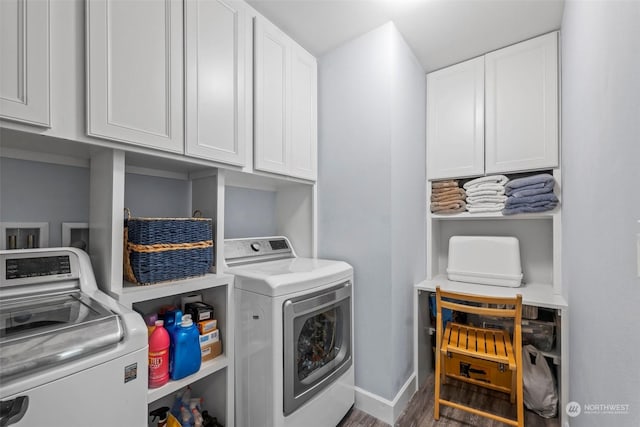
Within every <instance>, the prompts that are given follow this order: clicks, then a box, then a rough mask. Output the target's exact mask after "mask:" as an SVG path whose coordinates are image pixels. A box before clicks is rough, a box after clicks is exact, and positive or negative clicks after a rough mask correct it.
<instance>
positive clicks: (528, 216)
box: [430, 208, 558, 220]
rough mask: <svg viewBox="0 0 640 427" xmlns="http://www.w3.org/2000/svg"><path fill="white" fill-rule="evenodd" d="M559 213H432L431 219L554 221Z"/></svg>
mask: <svg viewBox="0 0 640 427" xmlns="http://www.w3.org/2000/svg"><path fill="white" fill-rule="evenodd" d="M557 211H558V208H555V209H553V210H550V211H546V212H537V213H522V214H515V215H503V214H502V212H483V213H471V212H460V213H457V214H448V215H442V214H434V213H431V214H430V216H431V219H437V220H476V219H552V218H553V216H554V214H555V213H556V212H557Z"/></svg>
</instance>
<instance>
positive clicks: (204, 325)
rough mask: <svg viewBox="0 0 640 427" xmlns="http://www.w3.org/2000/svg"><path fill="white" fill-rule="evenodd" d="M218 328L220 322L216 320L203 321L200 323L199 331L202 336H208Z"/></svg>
mask: <svg viewBox="0 0 640 427" xmlns="http://www.w3.org/2000/svg"><path fill="white" fill-rule="evenodd" d="M217 328H218V321H217V320H216V319H211V320H203V321H201V322H198V330H199V331H200V335H205V334H208V333H209V332H211V331H214V330H216V329H217Z"/></svg>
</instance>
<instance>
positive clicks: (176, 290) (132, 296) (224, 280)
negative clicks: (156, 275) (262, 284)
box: [118, 274, 233, 305]
mask: <svg viewBox="0 0 640 427" xmlns="http://www.w3.org/2000/svg"><path fill="white" fill-rule="evenodd" d="M232 284H233V276H232V275H230V274H205V275H204V276H200V277H193V278H190V279H184V280H176V281H174V282H166V283H158V284H155V285H136V284H134V283H130V282H127V281H125V282H124V283H123V286H122V295H119V297H118V299H119V301H120V303H121V304H124V305H127V304H133V303H136V302H140V301H147V300H151V299H156V298H163V297H168V296H172V295H178V294H182V293H185V292H193V291H199V290H202V289H210V288H215V287H218V286H230V285H232Z"/></svg>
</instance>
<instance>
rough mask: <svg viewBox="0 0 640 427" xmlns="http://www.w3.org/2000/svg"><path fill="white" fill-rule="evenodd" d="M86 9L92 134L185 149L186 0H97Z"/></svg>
mask: <svg viewBox="0 0 640 427" xmlns="http://www.w3.org/2000/svg"><path fill="white" fill-rule="evenodd" d="M86 8H87V108H88V134H89V135H91V136H95V137H100V138H108V139H113V140H117V141H121V142H127V143H132V144H138V145H143V146H147V147H153V148H159V149H162V150H167V151H172V152H178V153H182V152H183V151H184V147H183V144H184V127H183V114H184V109H183V9H182V2H180V1H173V0H146V1H122V0H91V1H87V2H86Z"/></svg>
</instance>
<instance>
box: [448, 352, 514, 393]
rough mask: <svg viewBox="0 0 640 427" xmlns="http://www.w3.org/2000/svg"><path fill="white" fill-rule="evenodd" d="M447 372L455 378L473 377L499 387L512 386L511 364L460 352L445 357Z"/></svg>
mask: <svg viewBox="0 0 640 427" xmlns="http://www.w3.org/2000/svg"><path fill="white" fill-rule="evenodd" d="M445 365H446V369H447V374H450V375H451V376H452V377H453V378H459V379H464V378H471V379H474V380H477V381H482V382H483V383H488V384H493V385H495V386H499V387H511V371H510V370H509V365H502V367H501V366H500V364H499V363H496V362H490V361H487V360H482V359H477V358H475V357H469V356H464V355H460V354H455V353H453V354H451V357H449V356H447V357H445Z"/></svg>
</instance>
